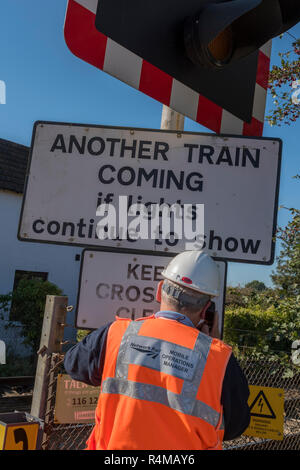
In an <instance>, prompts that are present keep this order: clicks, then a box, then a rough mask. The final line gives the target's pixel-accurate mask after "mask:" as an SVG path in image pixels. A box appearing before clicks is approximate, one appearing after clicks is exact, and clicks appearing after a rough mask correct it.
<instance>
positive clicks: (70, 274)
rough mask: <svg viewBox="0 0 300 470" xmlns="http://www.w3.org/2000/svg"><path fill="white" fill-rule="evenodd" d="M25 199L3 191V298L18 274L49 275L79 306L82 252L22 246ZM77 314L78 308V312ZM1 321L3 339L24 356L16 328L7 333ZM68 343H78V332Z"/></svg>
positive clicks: (0, 228)
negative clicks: (20, 233)
mask: <svg viewBox="0 0 300 470" xmlns="http://www.w3.org/2000/svg"><path fill="white" fill-rule="evenodd" d="M21 203H22V195H20V194H17V193H14V192H12V191H3V190H0V217H1V219H0V220H1V222H0V294H7V293H9V292H11V291H12V289H13V284H14V276H15V271H16V270H23V271H40V272H48V273H49V274H48V280H49V281H50V282H53V283H54V284H56V285H57V286H58V287H59V288H61V289H62V291H63V294H64V295H66V296H67V297H68V304H69V305H73V306H74V307H75V306H76V298H77V289H78V279H79V270H80V261H76V260H75V255H76V254H81V251H82V250H81V249H79V248H74V247H68V246H59V245H50V244H40V243H31V242H21V241H19V240H18V239H17V230H18V223H19V217H20V210H21ZM74 310H75V308H74ZM67 323H68V324H71V325H73V324H74V311H73V312H72V313H69V314H68V317H67ZM5 324H7V323H6V322H4V321H1V320H0V339H2V340H4V341H5V342H6V343H7V345H8V346H9V345H11V346H13V348H14V350H15V351H17V352H18V353H20V354H26V348H25V349H24V347H23V346H22V344H21V343H22V342H21V341H20V340H18V341H16V332H15V331H16V330H15V328H13V329H10V330H6V329H5V328H4V325H5ZM65 339H74V329H73V328H66V329H65Z"/></svg>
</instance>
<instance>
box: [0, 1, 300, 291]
mask: <svg viewBox="0 0 300 470" xmlns="http://www.w3.org/2000/svg"><path fill="white" fill-rule="evenodd" d="M66 5H67V1H66V0H51V2H50V1H47V2H46V1H41V0H1V7H0V12H1V16H0V18H1V19H0V21H1V28H0V80H3V81H4V82H5V84H6V104H5V105H0V138H3V139H8V140H12V141H14V142H18V143H20V144H24V145H30V141H31V134H32V127H33V123H34V122H35V121H36V120H47V121H62V122H74V123H75V122H78V123H89V124H105V125H111V126H132V127H134V126H135V127H144V128H152V129H155V128H156V129H159V128H160V122H161V111H162V105H161V104H160V103H159V102H157V101H155V100H153V99H152V98H150V97H148V96H146V95H144V94H142V93H140V92H138V91H137V90H135V89H133V88H131V87H129V86H128V85H126V84H123V83H122V82H120V81H118V80H117V79H115V78H113V77H111V76H109V75H107V74H105V73H104V72H101V71H99V70H98V69H96V68H94V67H92V66H91V65H89V64H87V63H86V62H84V61H81V60H80V59H78V58H76V57H75V56H74V55H73V54H72V53H71V52H70V51H69V49H68V48H67V46H66V44H65V40H64V35H63V26H64V17H65V11H66ZM290 33H291V34H292V35H294V36H296V37H300V25H299V24H298V25H297V26H295V27H294V28H292V29H291V30H290ZM291 43H292V37H291V36H290V35H289V34H285V35H284V37H283V39H279V38H276V39H275V40H274V41H273V48H272V57H271V64H274V63H278V62H279V58H278V52H279V51H286V50H290V49H291ZM299 79H300V77H299ZM291 91H293V90H291ZM271 107H272V99H271V97H270V96H269V97H268V101H267V110H268V109H270V108H271ZM185 130H186V131H196V132H207V129H206V128H204V127H202V126H200V125H199V124H197V123H195V122H193V121H191V120H189V119H187V118H186V119H185ZM299 131H300V124H299V122H296V124H293V126H283V127H270V126H269V125H268V124H265V129H264V136H266V137H279V138H281V139H282V140H283V158H282V170H281V185H280V193H279V205H284V206H287V207H291V206H293V207H298V208H299V205H300V204H299V201H300V183H299V181H297V180H295V179H293V178H292V177H293V176H294V175H295V174H297V173H299V172H300V171H299V150H298V149H299V143H298V139H299V135H300V133H299ZM288 219H289V212H288V211H286V210H284V209H280V210H279V212H278V223H279V225H281V226H282V225H286V223H287V222H288ZM278 252H279V245H277V249H276V254H278ZM274 267H275V265H273V266H258V265H249V264H241V263H229V266H228V285H237V284H241V285H243V284H245V283H247V282H249V281H251V280H253V279H259V280H262V281H263V282H265V283H266V284H267V285H271V281H270V278H269V276H270V273H271V272H272V270H273V269H274Z"/></svg>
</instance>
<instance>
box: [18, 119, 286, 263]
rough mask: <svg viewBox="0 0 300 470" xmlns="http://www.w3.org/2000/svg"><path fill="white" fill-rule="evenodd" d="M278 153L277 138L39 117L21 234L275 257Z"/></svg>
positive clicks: (243, 257)
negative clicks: (146, 218)
mask: <svg viewBox="0 0 300 470" xmlns="http://www.w3.org/2000/svg"><path fill="white" fill-rule="evenodd" d="M280 160H281V141H280V140H279V139H270V138H252V137H240V136H226V135H216V134H202V133H201V134H200V133H191V132H181V133H178V132H172V131H163V130H153V129H136V128H132V129H129V128H118V127H105V126H90V125H77V124H64V123H51V122H50V123H49V122H37V123H36V124H35V127H34V132H33V139H32V148H31V156H30V163H29V168H28V178H27V181H26V187H25V196H24V201H23V207H22V212H21V219H20V226H19V232H18V237H19V239H20V240H22V241H26V240H28V241H36V242H39V243H42V242H45V243H58V244H68V245H77V246H84V247H90V248H92V247H94V248H100V247H105V248H112V249H120V250H122V249H132V250H141V251H148V252H151V253H152V254H160V253H166V252H167V253H171V254H173V253H174V254H177V253H180V252H182V251H185V250H188V249H203V250H204V251H206V252H207V253H208V254H209V255H211V256H213V257H215V258H218V259H225V260H231V261H240V262H252V263H258V264H271V263H272V262H273V259H274V240H273V236H274V234H275V227H276V217H277V203H278V189H279V173H280ZM174 206H175V207H174ZM141 207H142V208H143V211H144V212H145V211H146V213H147V214H146V216H145V217H147V216H148V217H149V218H150V219H151V220H150V225H151V227H150V229H149V232H147V234H146V235H145V230H142V229H141V225H143V224H142V220H145V218H144V217H142V216H141V214H140V213H139V212H140V208H141ZM175 209H176V211H177V215H176V217H175V215H174V211H175ZM163 210H165V211H166V212H168V210H170V211H171V210H172V212H171V213H170V217H166V215H165V213H164V212H163ZM154 212H155V214H154ZM108 213H109V216H108ZM143 215H144V214H143ZM173 215H174V217H173ZM156 217H157V218H158V219H156ZM172 217H173V218H172ZM202 217H203V224H202V223H201V221H202ZM174 218H175V219H176V226H175V221H174ZM166 220H170V224H169V227H170V228H169V230H167V229H166V228H165V227H164V225H165V223H166ZM152 222H153V223H152ZM198 222H200V223H199V225H198ZM143 228H145V227H144V225H143ZM133 233H134V234H135V236H133ZM192 243H194V245H193V246H191V244H192ZM187 244H189V245H187Z"/></svg>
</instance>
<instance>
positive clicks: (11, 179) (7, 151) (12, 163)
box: [0, 139, 29, 193]
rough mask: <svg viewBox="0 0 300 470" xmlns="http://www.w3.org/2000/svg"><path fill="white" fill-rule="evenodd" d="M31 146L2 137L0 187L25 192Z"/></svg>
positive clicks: (0, 146)
mask: <svg viewBox="0 0 300 470" xmlns="http://www.w3.org/2000/svg"><path fill="white" fill-rule="evenodd" d="M28 156H29V147H26V146H25V145H21V144H17V143H15V142H11V141H9V140H4V139H0V189H6V190H10V191H14V192H16V193H23V190H24V183H25V175H26V168H27V161H28Z"/></svg>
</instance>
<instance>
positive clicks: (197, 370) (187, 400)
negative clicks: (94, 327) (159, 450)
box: [101, 321, 220, 427]
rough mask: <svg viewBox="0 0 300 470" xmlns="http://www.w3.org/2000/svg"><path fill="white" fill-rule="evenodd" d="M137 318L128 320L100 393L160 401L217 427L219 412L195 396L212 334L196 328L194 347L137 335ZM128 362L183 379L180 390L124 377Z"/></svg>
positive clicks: (140, 323)
mask: <svg viewBox="0 0 300 470" xmlns="http://www.w3.org/2000/svg"><path fill="white" fill-rule="evenodd" d="M142 323H143V322H141V321H132V322H130V323H129V325H128V327H127V329H126V331H125V333H124V335H123V338H122V341H121V344H120V348H119V353H118V357H117V363H116V370H115V377H113V378H112V377H110V378H107V379H106V380H104V382H103V383H102V389H101V391H102V393H110V394H120V395H125V396H128V397H131V398H135V399H137V400H146V401H149V402H155V403H160V404H162V405H165V406H168V407H169V408H172V409H174V410H176V411H179V412H181V413H184V414H187V415H190V416H195V417H197V418H201V419H202V420H204V421H206V422H207V423H209V424H211V425H212V426H213V427H217V425H218V423H219V421H220V414H219V413H218V412H217V411H216V410H214V409H213V408H211V407H210V406H208V405H207V404H205V403H203V402H202V401H200V400H197V399H196V396H197V392H198V388H199V385H200V382H201V378H202V374H203V371H204V367H205V364H206V359H207V356H208V353H209V350H210V345H211V342H212V338H210V337H209V336H207V335H204V334H202V333H200V332H199V334H198V337H197V339H196V342H195V345H194V349H192V350H191V349H188V348H185V347H183V346H179V345H178V344H175V343H171V342H168V341H163V340H160V339H157V338H152V337H148V336H139V335H138V332H139V329H140V328H141V326H142ZM130 364H138V365H141V366H143V367H147V368H150V369H155V370H160V371H161V372H165V373H167V374H171V375H173V376H175V377H179V378H181V379H183V380H184V381H183V385H182V389H181V393H180V394H178V393H174V392H171V391H169V390H167V389H166V388H164V387H159V386H157V385H151V384H145V383H140V382H133V381H130V380H128V379H127V377H128V367H129V365H130Z"/></svg>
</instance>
